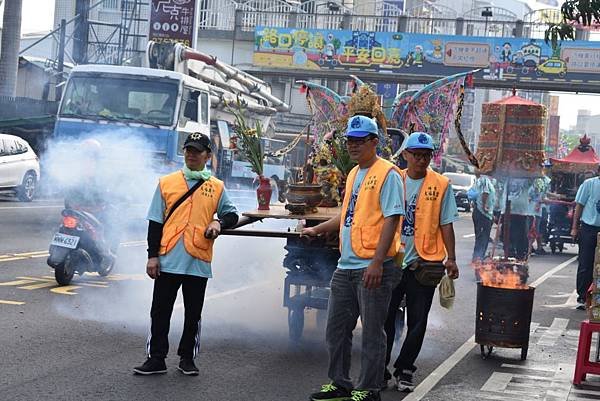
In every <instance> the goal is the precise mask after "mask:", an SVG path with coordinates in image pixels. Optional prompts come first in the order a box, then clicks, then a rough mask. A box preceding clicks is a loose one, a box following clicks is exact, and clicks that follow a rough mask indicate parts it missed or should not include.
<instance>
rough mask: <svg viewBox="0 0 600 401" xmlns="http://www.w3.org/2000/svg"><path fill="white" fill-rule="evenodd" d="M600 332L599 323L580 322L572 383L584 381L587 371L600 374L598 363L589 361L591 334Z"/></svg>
mask: <svg viewBox="0 0 600 401" xmlns="http://www.w3.org/2000/svg"><path fill="white" fill-rule="evenodd" d="M599 332H600V323H590V321H589V320H584V321H583V322H581V328H580V329H579V346H578V347H577V360H576V362H575V374H574V375H573V384H581V382H582V381H585V376H586V375H587V374H588V373H591V374H594V375H600V363H599V362H590V347H591V346H592V335H593V334H594V333H599Z"/></svg>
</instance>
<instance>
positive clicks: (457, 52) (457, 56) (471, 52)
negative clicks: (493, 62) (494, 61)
mask: <svg viewBox="0 0 600 401" xmlns="http://www.w3.org/2000/svg"><path fill="white" fill-rule="evenodd" d="M445 50H446V51H445V53H444V64H446V65H453V66H465V67H467V66H468V67H487V65H488V64H489V62H490V46H489V45H488V44H487V43H463V42H446V48H445Z"/></svg>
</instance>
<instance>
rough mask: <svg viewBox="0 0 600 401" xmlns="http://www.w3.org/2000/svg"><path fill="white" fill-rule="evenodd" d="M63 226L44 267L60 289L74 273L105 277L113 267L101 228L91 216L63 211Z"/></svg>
mask: <svg viewBox="0 0 600 401" xmlns="http://www.w3.org/2000/svg"><path fill="white" fill-rule="evenodd" d="M62 216H63V219H62V224H61V226H60V228H59V229H58V232H57V233H56V234H54V237H53V238H52V241H51V242H50V256H49V257H48V260H47V263H48V265H49V266H50V267H52V268H54V277H55V279H56V282H57V283H58V284H60V285H68V284H69V283H70V282H71V280H72V279H73V276H74V275H75V273H77V274H79V275H80V276H81V275H83V274H84V273H86V272H97V273H98V274H99V275H101V276H108V275H109V274H110V273H111V272H112V270H113V268H114V265H115V257H114V256H113V254H112V252H111V250H110V246H109V244H108V242H107V241H106V238H105V234H104V232H105V230H104V227H103V224H102V223H101V222H100V221H99V220H98V219H97V218H96V217H95V216H94V215H93V214H91V213H89V212H85V211H80V210H75V209H69V208H67V209H64V210H63V211H62Z"/></svg>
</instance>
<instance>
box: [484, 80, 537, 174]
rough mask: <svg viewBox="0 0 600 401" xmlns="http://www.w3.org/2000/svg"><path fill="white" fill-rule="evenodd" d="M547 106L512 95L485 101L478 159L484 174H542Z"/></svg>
mask: <svg viewBox="0 0 600 401" xmlns="http://www.w3.org/2000/svg"><path fill="white" fill-rule="evenodd" d="M546 114H547V113H546V107H544V106H543V105H541V104H538V103H535V102H532V101H530V100H527V99H523V98H522V97H519V96H517V95H516V93H515V91H514V90H513V94H512V96H509V97H506V98H504V99H501V100H499V101H496V102H492V103H485V104H484V105H483V109H482V117H481V134H480V137H479V145H478V148H477V155H476V157H477V160H478V161H479V169H480V171H481V173H482V174H489V175H492V174H493V175H496V176H502V175H506V176H512V177H535V176H539V175H540V171H541V165H542V163H543V162H544V159H545V154H544V143H545V132H546Z"/></svg>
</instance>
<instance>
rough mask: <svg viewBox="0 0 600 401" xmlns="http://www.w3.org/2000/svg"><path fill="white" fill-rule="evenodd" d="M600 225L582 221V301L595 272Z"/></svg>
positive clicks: (579, 292)
mask: <svg viewBox="0 0 600 401" xmlns="http://www.w3.org/2000/svg"><path fill="white" fill-rule="evenodd" d="M598 232H600V227H596V226H590V225H587V224H585V223H581V229H580V230H579V258H578V259H579V264H578V266H577V295H578V297H577V298H578V300H579V301H580V302H584V301H585V294H586V293H587V290H588V288H589V287H590V284H592V278H593V273H594V254H595V250H596V236H597V235H598Z"/></svg>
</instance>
